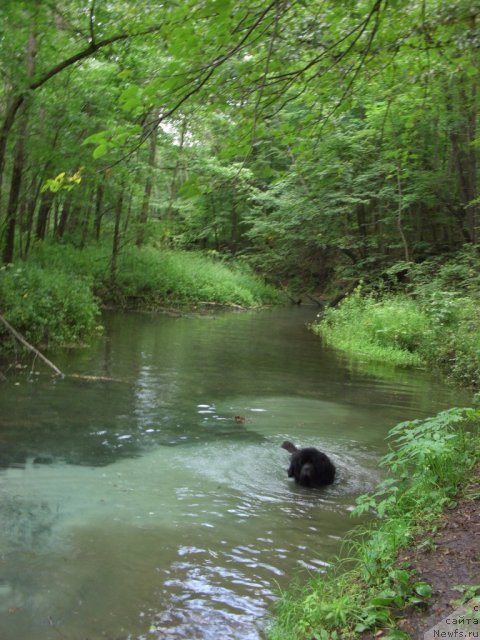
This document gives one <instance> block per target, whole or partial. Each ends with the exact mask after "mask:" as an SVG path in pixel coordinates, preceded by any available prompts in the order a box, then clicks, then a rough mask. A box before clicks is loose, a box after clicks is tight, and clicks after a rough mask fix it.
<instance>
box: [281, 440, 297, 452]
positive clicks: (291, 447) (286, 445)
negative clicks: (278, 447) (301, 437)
mask: <svg viewBox="0 0 480 640" xmlns="http://www.w3.org/2000/svg"><path fill="white" fill-rule="evenodd" d="M282 449H286V450H287V451H288V452H289V453H296V452H297V451H298V449H297V447H296V446H295V445H294V444H293V442H289V441H288V440H285V442H283V443H282Z"/></svg>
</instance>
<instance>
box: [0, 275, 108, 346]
mask: <svg viewBox="0 0 480 640" xmlns="http://www.w3.org/2000/svg"><path fill="white" fill-rule="evenodd" d="M0 308H1V309H2V311H3V313H4V315H5V317H6V319H7V320H8V321H9V322H10V323H11V324H12V325H13V327H14V328H15V329H17V331H19V332H20V333H22V334H23V335H24V336H25V337H26V338H27V340H28V341H30V342H32V343H34V344H41V345H55V344H72V343H77V342H79V341H81V340H83V339H84V338H85V337H87V336H88V335H90V334H91V333H92V332H93V331H94V330H95V328H96V327H97V316H98V313H99V309H98V305H97V302H96V300H95V298H94V296H93V294H92V292H91V287H90V283H89V282H88V281H87V280H85V279H84V278H80V277H73V276H72V275H70V274H66V273H63V272H61V271H57V270H55V269H52V270H46V269H43V268H41V267H38V266H36V265H33V264H24V263H21V264H20V263H19V264H16V265H13V266H11V267H8V268H5V267H3V268H2V269H1V270H0ZM2 332H3V329H2Z"/></svg>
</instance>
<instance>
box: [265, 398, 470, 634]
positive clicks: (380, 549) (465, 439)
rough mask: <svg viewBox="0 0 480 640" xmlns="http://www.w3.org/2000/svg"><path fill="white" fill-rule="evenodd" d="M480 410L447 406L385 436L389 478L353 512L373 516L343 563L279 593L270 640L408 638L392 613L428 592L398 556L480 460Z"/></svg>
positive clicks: (428, 527)
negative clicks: (369, 635)
mask: <svg viewBox="0 0 480 640" xmlns="http://www.w3.org/2000/svg"><path fill="white" fill-rule="evenodd" d="M479 425H480V411H479V410H474V409H451V410H449V411H444V412H442V413H440V414H438V415H437V416H435V417H434V418H429V419H427V420H422V421H420V420H415V421H413V422H407V423H402V424H400V425H398V426H397V427H395V428H394V429H393V430H392V431H391V432H390V438H391V439H392V443H393V445H394V447H395V448H394V449H393V450H392V452H391V453H389V454H388V455H387V456H385V457H384V458H383V460H382V464H383V466H385V467H386V468H387V469H388V471H389V474H388V476H387V478H386V479H385V480H384V481H383V482H382V483H381V484H380V485H379V486H378V488H377V490H376V491H375V492H374V493H372V494H367V495H364V496H361V497H360V498H358V500H357V509H356V514H357V515H359V514H362V513H365V512H370V513H373V514H375V516H376V518H375V519H374V520H372V521H371V523H370V524H369V525H368V526H363V527H359V528H358V529H356V530H354V532H353V533H352V534H351V536H350V537H349V539H348V540H347V541H346V542H345V544H344V547H343V551H342V554H341V557H340V559H339V560H338V561H337V562H336V563H335V565H334V566H333V567H332V568H331V569H330V570H329V571H328V572H327V573H326V574H324V575H319V576H318V577H316V578H314V579H313V580H311V582H310V583H309V584H307V585H303V586H301V587H299V586H293V587H292V588H291V589H289V590H288V591H287V592H285V593H283V594H282V598H281V600H280V602H279V604H278V606H277V611H276V618H275V620H274V622H273V623H272V625H271V627H270V628H269V630H268V634H267V637H268V638H269V640H312V639H316V640H337V639H340V638H342V639H348V638H356V637H359V634H361V633H362V632H363V631H367V630H368V631H374V630H376V629H377V628H382V629H388V633H387V635H382V638H389V639H390V640H399V639H401V638H406V637H408V636H406V635H405V634H403V632H402V631H400V630H398V629H397V628H396V625H395V614H396V613H397V612H398V611H399V610H401V608H402V607H404V606H406V605H413V606H414V605H416V604H421V603H423V602H424V600H425V599H426V598H428V597H429V596H430V595H431V588H430V586H429V585H428V584H426V583H424V582H422V581H419V580H418V578H416V577H415V576H414V575H412V574H411V573H410V571H409V570H408V568H407V567H406V566H402V564H401V563H400V562H399V561H398V556H399V551H400V549H402V548H403V547H406V546H408V545H411V544H412V542H413V540H414V538H415V537H416V536H417V535H419V534H423V537H424V542H425V544H428V540H429V539H428V535H427V534H428V533H429V532H430V531H432V530H433V529H434V528H435V526H436V525H437V523H438V522H439V518H440V515H441V513H442V511H443V510H444V509H445V508H446V507H451V506H454V505H455V498H456V497H457V495H458V492H459V488H460V487H462V486H465V485H466V483H467V482H468V480H469V478H470V477H471V472H472V468H473V467H474V465H475V464H476V463H478V460H479V457H480V437H479V431H478V427H479Z"/></svg>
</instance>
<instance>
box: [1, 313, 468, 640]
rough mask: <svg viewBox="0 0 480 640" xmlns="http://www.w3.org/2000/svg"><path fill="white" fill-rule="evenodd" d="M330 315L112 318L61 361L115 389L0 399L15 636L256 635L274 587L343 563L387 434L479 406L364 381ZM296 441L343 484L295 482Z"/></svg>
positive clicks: (30, 639) (365, 374)
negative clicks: (332, 337) (286, 445)
mask: <svg viewBox="0 0 480 640" xmlns="http://www.w3.org/2000/svg"><path fill="white" fill-rule="evenodd" d="M314 313H315V312H314V310H301V309H300V310H299V309H286V310H280V311H279V310H275V311H265V312H261V313H242V314H231V313H230V314H222V315H218V316H212V317H201V318H167V317H159V316H154V315H140V314H130V315H115V314H112V315H109V316H108V317H107V318H106V325H107V331H106V336H105V337H104V338H102V339H101V340H99V341H98V343H97V344H96V345H95V346H93V347H92V348H91V349H89V350H82V351H74V352H66V353H61V354H56V355H55V359H56V362H57V363H59V364H60V365H61V367H62V368H63V369H64V370H65V371H67V372H71V373H77V374H78V373H80V374H82V373H84V374H88V375H97V376H108V377H110V378H112V379H113V380H112V381H87V380H79V379H75V378H66V379H65V380H61V381H52V380H49V379H47V378H46V377H44V376H42V377H40V378H37V379H35V381H32V382H29V381H26V380H25V379H19V380H18V382H19V384H18V386H14V385H13V384H8V385H3V386H1V387H0V407H1V413H0V445H1V448H0V466H1V468H2V470H1V471H0V563H1V564H0V566H1V572H0V614H1V615H0V638H2V640H19V639H20V638H21V639H22V640H50V639H54V638H65V639H68V640H77V639H78V640H84V639H85V638H88V639H89V640H96V639H100V638H111V639H113V638H115V639H116V640H119V639H127V638H129V639H134V638H153V639H155V638H158V639H160V638H161V639H164V638H168V639H172V640H174V639H177V638H178V639H188V640H191V639H194V638H195V639H197V638H198V639H201V640H210V639H212V640H213V639H215V640H217V639H218V638H220V637H221V638H226V639H227V640H228V639H230V638H232V639H233V638H235V639H238V638H241V639H242V640H243V639H248V640H249V639H250V638H251V639H255V640H257V639H258V638H260V635H261V628H262V626H263V624H264V622H265V619H266V616H267V613H268V609H269V607H270V606H271V603H272V601H273V600H274V598H275V591H276V589H277V588H278V586H279V585H280V586H281V587H285V586H286V585H287V584H288V582H289V581H290V579H291V578H292V577H293V575H295V573H296V572H298V571H303V572H304V573H305V574H307V573H308V572H311V571H315V572H316V571H322V570H324V568H325V567H326V566H328V563H329V561H330V560H331V558H332V557H333V556H334V555H335V554H336V553H337V552H338V550H339V546H340V542H341V540H342V538H343V536H344V534H345V532H346V531H347V530H348V529H349V528H350V527H351V526H352V521H351V518H350V511H351V509H352V507H353V505H354V503H355V497H356V496H357V495H358V494H360V493H363V492H365V491H368V490H370V489H371V488H373V487H374V486H375V483H376V482H377V481H378V479H379V477H380V472H379V470H378V468H377V460H378V457H379V456H380V455H381V454H382V453H384V452H385V450H386V444H385V440H384V438H385V434H386V432H387V431H388V429H389V428H390V427H391V426H393V425H394V424H396V423H397V422H399V421H400V420H405V419H408V418H412V417H420V416H425V415H430V414H433V413H435V412H436V411H438V410H440V409H442V408H445V407H446V406H450V405H453V404H463V403H466V402H467V401H468V400H467V399H466V398H465V397H460V396H459V394H458V392H455V391H453V390H452V389H448V388H445V387H444V386H442V385H440V384H439V383H438V382H435V381H434V380H432V379H431V378H430V377H429V376H428V375H427V374H426V373H424V372H408V375H405V373H403V372H402V373H401V374H398V376H396V375H395V374H392V372H391V370H389V371H388V377H386V376H384V375H383V372H382V373H380V374H379V373H378V372H375V370H373V369H372V372H373V373H369V370H368V368H363V369H361V368H353V367H352V366H351V365H350V364H349V363H348V362H347V361H345V360H342V359H341V358H339V357H338V356H337V355H336V354H335V353H334V352H333V351H332V350H329V349H325V348H323V347H322V345H321V343H320V341H319V340H318V338H316V337H315V336H313V335H312V334H311V333H309V332H308V331H307V329H306V328H305V322H306V321H311V320H312V319H313V318H314ZM235 416H241V417H242V418H245V420H244V421H241V422H238V421H235ZM285 439H289V440H292V441H293V442H295V443H296V444H298V445H302V446H308V445H314V446H317V447H319V448H322V449H324V450H325V451H326V452H328V454H329V455H330V456H331V457H332V459H333V460H334V461H335V463H336V465H337V467H338V477H337V480H336V482H335V484H334V485H332V486H331V487H328V488H325V489H323V490H314V491H309V490H307V489H303V488H301V487H297V486H295V485H293V484H292V482H291V481H290V480H289V479H288V478H287V476H286V469H287V466H288V454H287V453H286V452H285V451H284V450H283V449H281V448H280V444H281V443H282V441H283V440H285Z"/></svg>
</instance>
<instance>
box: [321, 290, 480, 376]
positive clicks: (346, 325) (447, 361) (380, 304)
mask: <svg viewBox="0 0 480 640" xmlns="http://www.w3.org/2000/svg"><path fill="white" fill-rule="evenodd" d="M313 330H314V331H315V332H316V333H317V334H319V335H321V336H322V337H323V338H324V339H325V340H326V342H327V343H328V344H331V345H332V346H334V347H336V348H338V349H340V350H342V351H344V352H345V353H347V354H349V355H351V356H353V357H358V358H361V359H363V360H367V361H372V362H375V361H376V362H382V363H384V364H387V363H388V364H392V365H398V366H403V367H409V366H426V365H431V366H433V367H437V368H439V369H440V370H442V371H443V372H444V373H446V374H447V376H449V377H450V378H451V379H452V380H454V381H455V382H459V383H461V384H462V385H465V386H469V387H479V386H480V303H479V300H478V296H477V295H476V294H475V293H473V292H469V293H466V292H465V291H462V290H460V291H459V292H456V291H445V290H438V289H435V288H434V287H433V286H432V285H431V283H429V288H428V290H427V289H426V288H425V287H424V286H422V287H419V288H418V290H417V291H416V292H414V293H413V294H412V295H410V296H407V295H405V294H396V295H393V294H388V295H386V296H384V297H375V296H373V295H366V296H362V295H361V293H360V291H359V290H357V291H356V292H354V293H353V294H352V295H351V296H349V297H348V298H346V299H345V300H344V301H343V302H342V304H341V305H339V306H338V307H336V308H332V309H327V310H326V312H325V315H324V317H323V318H322V320H321V321H320V322H319V323H317V324H315V325H314V326H313Z"/></svg>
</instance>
